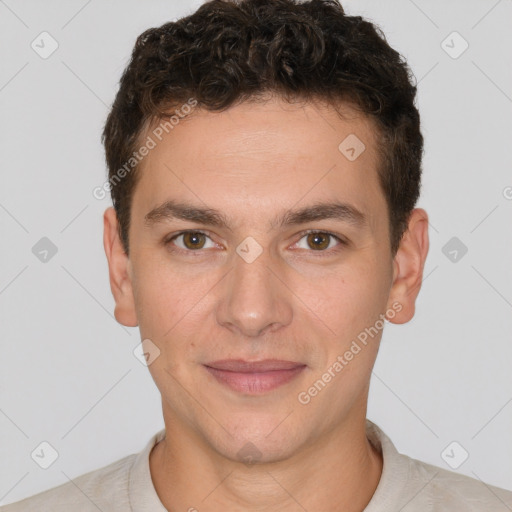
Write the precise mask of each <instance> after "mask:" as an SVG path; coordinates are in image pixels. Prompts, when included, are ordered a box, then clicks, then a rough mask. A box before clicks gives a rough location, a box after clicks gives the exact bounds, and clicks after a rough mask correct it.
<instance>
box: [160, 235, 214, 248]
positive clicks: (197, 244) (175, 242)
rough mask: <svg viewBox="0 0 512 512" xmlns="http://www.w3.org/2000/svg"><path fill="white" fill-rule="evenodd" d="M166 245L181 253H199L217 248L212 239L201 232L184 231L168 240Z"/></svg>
mask: <svg viewBox="0 0 512 512" xmlns="http://www.w3.org/2000/svg"><path fill="white" fill-rule="evenodd" d="M164 243H165V245H167V246H168V247H169V249H171V250H172V249H173V246H174V247H177V248H178V249H179V250H181V251H185V252H189V253H190V252H199V250H200V249H210V248H213V247H215V243H214V242H213V241H212V240H211V238H210V237H209V236H208V235H207V234H206V233H203V232H201V231H182V232H181V233H178V234H177V235H174V236H173V237H171V238H168V239H167V240H166V241H165V242H164ZM208 244H210V245H208Z"/></svg>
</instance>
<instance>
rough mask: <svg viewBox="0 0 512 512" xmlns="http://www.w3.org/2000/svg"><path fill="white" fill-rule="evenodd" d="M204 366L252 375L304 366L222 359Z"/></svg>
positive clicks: (280, 361) (278, 362)
mask: <svg viewBox="0 0 512 512" xmlns="http://www.w3.org/2000/svg"><path fill="white" fill-rule="evenodd" d="M205 366H209V367H210V368H215V369H217V370H225V371H229V372H241V373H251V372H252V373H254V372H269V371H273V370H291V369H293V368H298V367H299V366H305V365H304V364H302V363H297V362H294V361H283V360H281V359H264V360H262V361H245V360H243V359H222V360H220V361H214V362H212V363H207V364H205Z"/></svg>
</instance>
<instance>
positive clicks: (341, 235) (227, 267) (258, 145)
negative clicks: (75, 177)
mask: <svg viewBox="0 0 512 512" xmlns="http://www.w3.org/2000/svg"><path fill="white" fill-rule="evenodd" d="M344 112H345V114H346V115H345V116H344V117H343V118H341V117H340V116H339V115H338V113H337V112H336V111H335V110H333V109H332V108H328V107H326V106H320V105H318V104H316V105H314V104H312V103H306V104H301V105H289V104H287V103H284V102H282V101H281V100H279V99H272V100H269V101H268V102H267V103H260V104H255V103H243V104H241V105H239V106H236V107H232V108H231V109H229V110H227V111H225V112H223V113H212V112H205V111H200V110H195V111H194V112H193V113H192V114H191V115H189V116H188V117H187V118H186V119H183V120H181V121H180V123H179V124H178V125H176V126H175V127H174V128H173V129H172V130H170V131H169V133H168V134H166V133H165V132H164V133H163V136H161V138H162V140H161V141H158V140H157V139H155V140H156V142H157V144H156V146H155V147H154V148H153V149H152V150H151V151H150V153H149V155H148V156H147V157H146V158H145V159H144V161H143V162H142V166H141V168H140V171H141V178H140V181H139V182H138V184H137V187H136V189H135V193H134V196H133V202H132V211H131V225H130V231H129V238H130V257H129V258H127V257H126V255H124V253H123V252H122V250H121V245H120V242H119V239H118V237H117V231H116V220H115V215H114V211H113V210H112V209H109V210H107V212H105V248H106V251H107V257H108V259H109V266H110V279H111V286H112V290H113V293H114V296H115V299H116V311H115V313H116V318H117V320H118V321H120V322H121V323H123V324H124V325H130V326H135V325H138V326H139V328H140V332H141V339H142V340H150V342H147V341H146V342H145V343H146V344H147V351H148V352H149V353H150V356H149V357H150V364H149V371H150V372H151V375H152V377H153V379H154V380H155V383H156V385H157V387H158V389H159V390H160V392H161V394H162V403H163V410H164V417H165V419H166V425H167V423H169V424H171V423H172V424H173V425H175V426H176V427H175V428H178V429H181V430H183V431H188V432H191V433H193V436H195V438H196V439H197V440H199V442H203V443H204V446H208V447H209V448H211V449H213V450H214V451H215V452H216V453H217V454H220V455H222V456H224V457H227V458H230V459H233V460H239V459H240V457H241V455H243V450H247V449H248V448H247V446H249V445H248V444H247V443H249V442H250V443H252V445H254V446H255V447H256V449H255V448H254V447H252V445H250V446H251V448H250V450H255V452H256V453H257V457H258V458H260V459H261V460H262V461H265V460H266V461H271V460H279V459H283V458H286V457H289V456H290V455H292V454H294V453H299V452H301V451H302V450H306V449H307V447H308V446H310V445H311V443H312V442H314V441H315V440H318V439H320V438H321V437H322V436H326V435H327V434H328V433H330V432H333V431H336V429H339V428H341V426H343V425H345V426H346V425H347V424H350V422H351V421H354V419H355V418H358V419H360V418H364V416H365V414H366V401H367V393H368V385H369V381H370V375H371V370H372V367H373V364H374V361H375V357H376V355H377V351H378V345H379V341H380V338H381V334H382V327H383V325H384V322H383V319H384V318H385V317H386V316H387V317H388V319H389V320H390V321H392V322H396V323H403V322H406V321H408V320H409V319H410V318H411V317H412V315H413V313H414V299H415V297H416V294H417V292H418V290H419V284H420V283H421V272H422V268H423V262H424V259H425V256H426V252H427V248H428V239H427V238H426V236H427V235H426V221H425V218H426V215H425V214H424V211H423V210H415V214H414V215H413V217H412V219H413V220H417V219H419V220H422V219H423V221H424V222H416V224H415V226H416V227H413V228H412V229H411V235H408V236H407V237H405V240H404V241H403V243H402V246H401V249H399V252H398V253H397V255H396V257H395V258H393V257H392V254H391V252H390V240H389V230H388V212H387V207H386V202H385V198H384V195H383V193H382V191H381V189H380V187H379V183H378V179H377V171H376V169H377V165H378V155H377V153H376V142H375V137H376V132H375V129H374V126H373V124H372V123H371V121H370V120H369V119H367V118H365V117H361V116H357V115H356V113H355V112H354V111H352V110H350V109H349V108H348V106H346V107H344ZM148 133H149V134H150V135H151V133H150V132H148ZM146 135H147V134H146ZM349 136H350V137H351V138H349V139H347V140H348V141H349V142H350V144H348V143H347V142H345V145H343V144H342V146H341V150H340V148H339V146H340V143H342V141H344V140H345V139H346V138H347V137H349ZM354 136H355V137H357V139H355V138H354ZM153 138H154V137H153ZM354 141H355V142H354ZM361 143H363V144H364V148H365V149H364V151H362V152H361V153H360V154H359V155H358V156H357V154H358V153H359V152H360V150H361V149H362V147H363V146H361ZM351 147H353V148H354V151H352V150H351V149H350V148H351ZM354 156H356V158H355V159H354ZM178 206H180V207H181V209H180V208H177V207H178ZM184 207H186V208H184ZM420 217H421V218H420ZM418 226H419V227H418ZM365 334H366V335H365ZM153 358H154V360H153ZM225 360H236V361H235V362H231V363H226V364H224V365H223V364H222V363H216V362H218V361H225ZM240 360H242V361H244V362H246V363H247V362H249V363H251V362H260V361H263V360H267V361H268V360H279V361H287V362H288V364H285V363H282V362H281V363H279V362H278V363H275V362H274V363H269V365H270V366H266V367H255V366H252V367H251V366H250V365H244V364H242V363H240V362H239V361H240ZM237 361H238V362H237ZM272 364H273V365H274V366H272ZM230 365H232V366H230ZM257 370H259V371H257ZM244 447H245V448H244Z"/></svg>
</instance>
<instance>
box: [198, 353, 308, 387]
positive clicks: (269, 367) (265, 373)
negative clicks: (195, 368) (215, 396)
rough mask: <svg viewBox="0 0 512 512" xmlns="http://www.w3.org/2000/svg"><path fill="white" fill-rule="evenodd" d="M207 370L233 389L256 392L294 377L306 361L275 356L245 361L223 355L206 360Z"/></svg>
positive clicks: (277, 385) (276, 385) (301, 369)
mask: <svg viewBox="0 0 512 512" xmlns="http://www.w3.org/2000/svg"><path fill="white" fill-rule="evenodd" d="M204 367H205V368H206V370H207V371H208V372H209V373H210V374H211V375H213V377H215V379H217V381H218V382H220V383H221V384H223V385H226V386H227V387H229V388H231V389H232V390H233V391H237V392H239V393H245V394H250V395H259V394H262V393H266V392H268V391H272V390H273V389H276V388H278V387H280V386H283V385H284V384H287V383H288V382H290V381H291V380H293V379H294V378H296V377H297V376H298V375H299V374H300V373H302V371H303V370H304V369H305V368H306V365H305V364H302V363H297V362H293V361H282V360H278V359H265V360H263V361H252V362H251V361H244V360H242V359H224V360H222V361H215V362H212V363H208V364H205V365H204Z"/></svg>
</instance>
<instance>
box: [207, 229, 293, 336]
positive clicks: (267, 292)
mask: <svg viewBox="0 0 512 512" xmlns="http://www.w3.org/2000/svg"><path fill="white" fill-rule="evenodd" d="M258 245H259V244H258ZM233 266H234V268H233V269H232V271H231V272H230V273H229V275H228V276H227V277H228V279H227V280H226V283H225V285H224V289H223V294H222V297H221V303H220V305H219V308H218V312H217V316H218V318H217V321H218V322H219V324H221V325H223V326H225V327H228V328H230V329H234V328H236V329H237V330H238V331H239V333H241V334H244V335H246V336H258V335H260V334H262V333H263V332H265V331H267V330H275V329H277V328H279V326H283V325H287V324H289V323H290V321H291V318H292V307H291V304H290V302H289V300H290V294H289V291H287V288H286V286H285V285H284V284H283V282H282V280H283V278H281V279H278V278H277V277H276V275H275V274H278V275H279V269H278V268H277V266H276V264H275V261H274V262H272V258H271V257H270V255H269V253H268V251H267V250H264V249H263V248H261V247H258V246H256V244H255V243H254V241H253V240H247V239H246V240H245V241H244V242H242V243H241V244H240V245H239V246H238V248H237V254H235V255H234V258H233Z"/></svg>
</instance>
